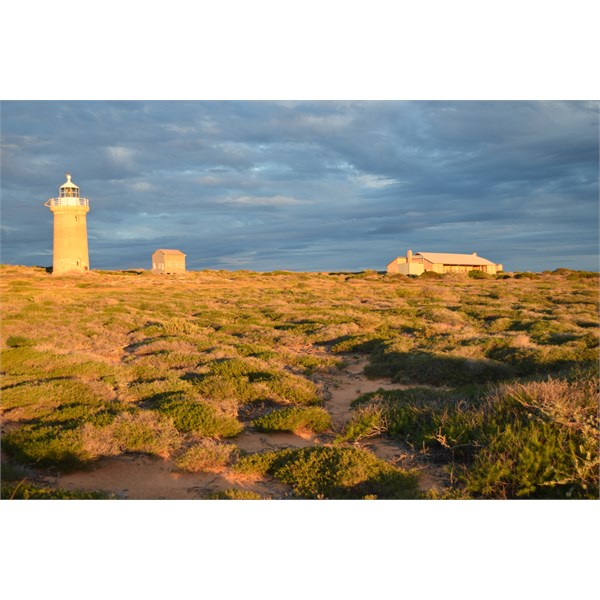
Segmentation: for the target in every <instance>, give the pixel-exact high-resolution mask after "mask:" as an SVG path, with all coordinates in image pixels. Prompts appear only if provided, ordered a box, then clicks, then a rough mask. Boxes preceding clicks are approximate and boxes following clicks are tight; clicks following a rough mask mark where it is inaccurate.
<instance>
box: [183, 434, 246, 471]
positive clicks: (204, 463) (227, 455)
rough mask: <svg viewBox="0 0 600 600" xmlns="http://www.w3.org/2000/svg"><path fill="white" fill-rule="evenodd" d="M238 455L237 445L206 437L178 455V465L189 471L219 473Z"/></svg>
mask: <svg viewBox="0 0 600 600" xmlns="http://www.w3.org/2000/svg"><path fill="white" fill-rule="evenodd" d="M235 456H237V447H236V446H234V445H233V444H224V443H221V442H218V441H215V440H211V439H210V438H209V439H205V440H202V441H201V442H199V443H197V444H195V445H194V446H192V447H191V448H188V449H187V450H186V451H185V452H184V453H183V454H182V455H181V456H179V457H177V459H176V460H175V464H176V465H177V467H178V468H179V469H180V470H182V471H186V472H188V473H197V472H199V471H203V472H208V473H218V472H220V471H223V470H224V468H225V467H226V466H227V465H228V464H229V463H230V462H231V461H232V460H233V459H234V458H235Z"/></svg>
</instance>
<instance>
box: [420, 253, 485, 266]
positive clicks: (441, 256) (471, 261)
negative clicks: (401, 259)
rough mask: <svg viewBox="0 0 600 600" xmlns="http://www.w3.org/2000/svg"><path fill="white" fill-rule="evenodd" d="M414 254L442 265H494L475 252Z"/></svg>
mask: <svg viewBox="0 0 600 600" xmlns="http://www.w3.org/2000/svg"><path fill="white" fill-rule="evenodd" d="M415 256H422V257H423V258H424V259H425V260H428V261H429V262H431V263H436V264H443V265H495V264H496V263H493V262H492V261H490V260H488V259H487V258H482V257H481V256H477V255H476V254H447V253H445V252H417V253H416V254H415Z"/></svg>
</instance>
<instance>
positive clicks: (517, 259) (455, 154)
mask: <svg viewBox="0 0 600 600" xmlns="http://www.w3.org/2000/svg"><path fill="white" fill-rule="evenodd" d="M1 108H2V215H1V217H2V260H3V262H10V263H22V264H49V263H50V261H51V248H52V215H51V213H50V212H49V211H48V210H47V209H45V208H44V207H43V206H42V204H43V202H44V201H45V200H46V199H47V198H48V197H50V196H54V195H56V194H57V189H58V186H59V185H60V184H61V183H62V182H63V181H64V179H63V174H64V173H65V172H66V171H69V172H72V173H73V179H74V180H75V182H76V183H77V184H78V185H80V187H81V191H82V194H84V195H85V196H87V197H88V198H90V201H91V211H90V214H89V218H88V229H89V237H90V260H91V264H92V267H95V268H128V267H144V266H146V267H147V266H148V265H149V262H150V255H151V253H152V252H153V250H154V249H155V248H157V247H161V246H163V247H165V246H167V247H168V246H175V247H179V248H181V249H182V250H183V251H184V252H186V253H187V255H188V264H189V266H190V267H191V268H250V269H257V270H268V269H275V268H289V269H294V270H342V269H348V270H357V269H363V268H375V269H384V268H385V265H386V263H387V262H388V261H389V260H390V259H391V258H393V257H394V256H396V255H398V254H401V253H404V252H405V251H406V249H407V248H408V247H411V248H412V249H413V250H415V251H418V250H429V251H447V252H472V251H477V252H478V253H479V254H480V255H483V256H487V257H489V258H491V259H492V260H496V261H498V262H503V263H504V264H505V266H506V268H507V269H532V270H540V269H546V268H555V267H558V266H568V267H573V268H587V269H597V255H598V103H593V102H550V101H543V102H488V101H486V102H472V101H470V102H433V101H432V102H392V101H382V102H372V101H369V102H333V101H318V102H240V101H235V102H234V101H231V102H188V101H185V102H183V101H182V102H173V101H165V102H130V101H122V102H87V101H86V102H83V101H79V102H74V101H69V102H3V103H2V107H1Z"/></svg>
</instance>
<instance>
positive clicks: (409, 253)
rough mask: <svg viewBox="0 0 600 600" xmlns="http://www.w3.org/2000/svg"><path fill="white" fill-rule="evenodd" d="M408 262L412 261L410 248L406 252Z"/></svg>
mask: <svg viewBox="0 0 600 600" xmlns="http://www.w3.org/2000/svg"><path fill="white" fill-rule="evenodd" d="M406 262H407V263H409V264H410V263H411V262H412V250H409V251H408V252H407V253H406Z"/></svg>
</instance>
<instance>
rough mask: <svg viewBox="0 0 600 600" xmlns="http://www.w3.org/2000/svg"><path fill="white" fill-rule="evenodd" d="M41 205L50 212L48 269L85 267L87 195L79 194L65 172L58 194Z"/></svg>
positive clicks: (87, 265)
mask: <svg viewBox="0 0 600 600" xmlns="http://www.w3.org/2000/svg"><path fill="white" fill-rule="evenodd" d="M44 206H47V207H48V208H49V209H50V210H51V211H52V212H53V213H54V257H53V261H52V273H53V274H54V275H60V274H61V273H67V272H69V271H88V270H89V268H90V259H89V256H88V240H87V224H86V215H87V213H88V211H89V210H90V206H89V201H88V199H87V198H81V197H80V196H79V188H78V187H77V186H76V185H75V184H74V183H73V182H72V181H71V175H70V174H69V173H67V181H66V182H65V183H63V184H62V185H61V186H60V191H59V194H58V198H50V200H48V201H47V202H46V203H45V204H44Z"/></svg>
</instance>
